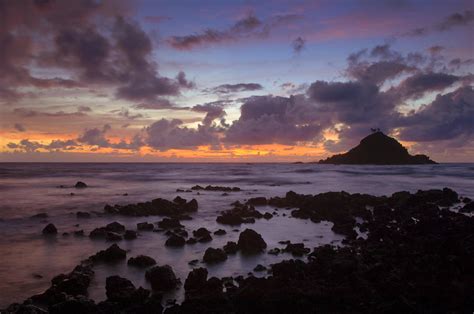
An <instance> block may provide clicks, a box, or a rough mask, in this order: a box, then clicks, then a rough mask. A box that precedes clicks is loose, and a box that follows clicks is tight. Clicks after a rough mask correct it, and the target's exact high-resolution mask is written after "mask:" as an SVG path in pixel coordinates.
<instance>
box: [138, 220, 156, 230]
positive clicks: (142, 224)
mask: <svg viewBox="0 0 474 314" xmlns="http://www.w3.org/2000/svg"><path fill="white" fill-rule="evenodd" d="M153 228H155V226H153V224H151V223H148V222H139V223H137V229H138V230H142V231H152V230H153Z"/></svg>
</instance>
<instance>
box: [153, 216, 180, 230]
mask: <svg viewBox="0 0 474 314" xmlns="http://www.w3.org/2000/svg"><path fill="white" fill-rule="evenodd" d="M158 227H160V228H162V229H175V228H183V227H184V226H183V225H182V224H181V223H180V222H179V220H178V219H175V218H163V219H162V220H161V221H160V222H158Z"/></svg>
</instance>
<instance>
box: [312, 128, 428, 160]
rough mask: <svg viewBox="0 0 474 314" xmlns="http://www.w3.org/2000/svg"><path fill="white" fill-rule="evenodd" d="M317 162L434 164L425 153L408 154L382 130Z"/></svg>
mask: <svg viewBox="0 0 474 314" xmlns="http://www.w3.org/2000/svg"><path fill="white" fill-rule="evenodd" d="M318 163H319V164H351V165H421V164H436V162H434V161H433V160H431V159H430V158H429V157H428V156H426V155H410V154H409V153H408V150H407V149H406V148H405V147H404V146H403V145H402V144H400V143H399V142H398V141H397V140H396V139H394V138H393V137H390V136H387V135H385V134H384V133H383V132H380V131H377V132H373V133H372V134H370V135H369V136H367V137H365V138H363V139H362V140H361V141H360V144H359V145H357V146H356V147H354V148H352V149H351V150H349V151H348V152H346V153H343V154H337V155H334V156H331V157H328V158H326V159H324V160H320V161H319V162H318Z"/></svg>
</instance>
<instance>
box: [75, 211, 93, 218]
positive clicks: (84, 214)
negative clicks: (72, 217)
mask: <svg viewBox="0 0 474 314" xmlns="http://www.w3.org/2000/svg"><path fill="white" fill-rule="evenodd" d="M76 217H77V218H91V214H90V213H88V212H80V211H79V212H76Z"/></svg>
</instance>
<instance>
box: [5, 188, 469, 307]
mask: <svg viewBox="0 0 474 314" xmlns="http://www.w3.org/2000/svg"><path fill="white" fill-rule="evenodd" d="M265 200H266V202H267V205H268V206H272V207H281V208H291V209H290V210H289V211H291V218H287V219H295V218H296V219H305V220H308V222H309V221H312V222H314V223H320V222H325V223H332V229H333V230H334V231H335V232H338V233H340V234H343V235H344V236H345V240H344V245H343V246H341V247H335V246H331V245H325V246H320V247H316V248H314V249H313V250H312V252H311V249H310V248H307V247H306V246H305V245H304V243H303V242H301V243H292V242H290V241H280V243H279V244H277V246H278V245H280V248H277V247H275V246H274V245H271V247H272V248H271V249H270V250H268V251H267V253H268V254H280V253H282V255H280V256H284V258H290V259H287V260H284V261H282V262H278V263H275V264H273V265H270V266H269V265H268V264H266V265H265V264H264V262H262V260H258V262H255V264H253V265H256V266H255V269H254V272H255V275H253V274H251V273H249V274H248V276H247V277H244V276H237V277H234V278H232V277H229V278H222V279H219V278H216V277H211V278H208V277H209V273H208V270H207V269H205V268H196V269H193V270H191V271H190V272H189V274H188V276H187V279H186V281H185V283H184V290H185V296H184V301H182V302H181V303H180V304H174V303H173V302H171V303H167V304H168V305H167V306H168V308H167V309H166V311H165V312H166V313H315V312H316V313H470V312H471V311H472V308H474V301H472V295H473V294H474V286H473V285H472V278H474V266H473V265H474V257H473V256H474V236H473V230H474V218H473V217H471V216H470V214H465V213H470V212H472V207H471V206H472V204H473V202H472V200H470V199H466V198H460V197H459V196H458V194H457V193H456V192H455V191H453V190H450V189H447V188H445V189H436V190H425V191H418V192H416V193H409V192H404V191H402V192H397V193H394V194H392V195H391V196H380V197H378V196H372V195H367V194H349V193H346V192H329V193H321V194H317V195H302V194H297V193H294V192H288V193H287V194H286V195H285V196H284V197H274V198H270V199H265ZM252 202H254V204H255V205H251V204H250V203H248V202H247V204H245V205H241V204H240V205H239V204H234V206H235V207H238V208H239V210H240V209H241V208H243V207H246V209H245V210H246V211H247V210H250V211H251V210H252V207H251V206H260V205H257V204H263V200H258V201H252ZM173 203H175V204H187V202H186V203H184V202H183V200H181V199H175V200H174V201H173ZM452 206H455V207H456V209H455V210H454V211H453V210H450V209H449V208H450V207H452ZM466 206H467V207H466ZM464 208H465V209H464ZM458 210H459V213H458V212H457V211H458ZM463 212H464V213H463ZM262 216H263V215H262ZM281 216H283V215H281ZM281 216H280V217H281ZM253 218H256V217H253ZM165 219H166V220H165ZM165 219H163V220H162V221H161V222H162V226H160V228H162V229H166V230H167V231H168V232H169V235H168V236H169V238H168V239H170V238H172V237H180V238H181V239H182V240H181V239H180V241H181V242H182V241H185V236H184V235H185V232H186V230H185V229H184V227H183V226H182V225H181V224H180V222H179V219H177V218H176V217H168V218H165ZM257 219H258V218H257ZM278 219H280V218H278ZM272 221H273V220H271V221H269V222H265V223H271V222H272ZM122 227H123V225H121V224H119V223H111V224H108V225H107V226H105V227H102V228H97V229H98V231H96V233H101V232H105V233H104V234H105V236H104V237H106V236H107V234H108V233H116V234H117V235H119V236H122V235H123V233H124V232H125V234H127V232H128V231H125V228H124V227H123V228H122ZM165 227H166V228H165ZM356 228H357V229H358V231H357V232H356V231H355V229H356ZM89 230H90V229H89ZM213 230H215V229H213ZM239 230H240V229H239ZM68 231H70V230H68ZM129 231H130V230H129ZM359 232H364V233H365V237H363V238H362V237H360V236H359V234H358V233H359ZM178 233H181V234H178ZM230 234H234V235H235V233H233V232H231V233H230ZM151 235H153V234H151ZM186 235H187V232H186ZM135 236H136V233H135ZM207 236H210V231H209V230H207V229H205V228H199V229H197V230H194V232H193V238H189V239H188V240H187V241H190V240H191V239H194V241H196V242H197V239H201V238H206V237H207ZM223 236H224V235H223ZM303 236H304V235H302V237H303ZM282 238H283V239H285V237H284V236H282ZM221 239H222V238H221ZM286 239H288V238H286ZM187 241H185V242H187ZM216 241H217V238H216ZM302 241H304V240H303V239H302ZM127 243H129V244H133V242H131V243H130V242H127ZM224 243H225V242H224ZM198 245H201V244H198ZM266 249H267V244H266V243H265V240H264V239H263V237H262V236H261V235H260V234H258V233H257V232H255V231H254V230H252V229H246V230H244V231H242V232H241V233H240V234H239V237H238V243H235V242H232V241H228V242H227V244H225V245H224V246H223V248H222V249H221V248H208V249H207V250H206V251H205V253H204V256H203V260H204V262H205V263H206V264H209V265H211V264H213V263H218V265H216V266H212V267H222V266H223V267H225V263H226V260H227V258H228V256H227V255H228V254H236V253H239V252H240V253H242V254H255V253H261V252H264V251H265V250H266ZM132 251H133V250H132ZM310 252H311V253H310ZM290 254H291V255H290ZM126 256H127V252H126V251H125V250H123V249H121V248H120V247H119V246H118V245H116V244H114V245H111V246H110V247H109V248H107V249H106V250H103V251H99V252H97V253H96V254H94V255H92V256H90V257H89V258H88V259H86V260H84V261H82V262H81V263H80V264H79V265H78V266H76V267H75V268H74V269H73V271H72V272H70V273H68V274H60V275H58V276H56V277H54V278H53V279H52V280H51V286H50V287H49V288H48V289H46V291H44V292H43V293H41V294H37V295H35V296H32V297H31V298H29V299H27V300H25V302H24V303H22V304H17V303H15V304H12V305H10V306H9V307H8V308H7V309H5V310H4V311H3V312H5V313H162V312H163V306H162V304H164V303H163V300H162V297H161V294H159V293H161V292H169V291H172V290H174V289H176V288H177V287H178V286H179V279H178V278H177V277H176V275H175V274H174V271H173V269H172V268H171V267H170V266H167V265H165V266H154V265H156V261H155V260H154V259H153V258H151V257H148V256H136V257H135V258H130V259H129V261H128V264H129V265H132V266H138V267H143V268H146V267H151V268H149V269H148V270H147V271H146V272H145V278H146V280H147V281H148V282H149V283H150V285H151V287H152V289H153V290H154V292H159V293H158V294H156V293H155V294H153V293H151V292H150V291H149V290H147V289H144V288H141V287H139V288H136V287H135V285H134V284H133V283H132V282H131V281H129V280H128V279H126V278H122V277H120V276H109V277H108V278H107V280H106V283H105V291H106V296H107V299H106V300H104V301H102V302H99V303H95V302H94V301H93V300H91V299H89V298H88V288H89V286H90V285H91V281H92V279H93V277H94V270H93V268H94V267H95V266H96V265H97V263H100V262H119V261H123V260H124V259H126ZM292 256H294V257H297V258H298V259H291V258H292ZM263 257H264V256H263ZM229 258H230V255H229ZM251 258H259V256H258V255H256V256H253V257H251ZM198 263H199V261H192V262H191V265H194V266H197V264H198ZM258 263H262V264H258ZM153 266H154V267H153ZM105 267H108V266H107V265H106V266H105ZM209 269H212V268H211V266H210V268H209ZM134 271H142V272H144V270H140V269H137V270H134ZM267 272H268V273H267ZM262 276H265V277H262ZM3 312H2V313H3Z"/></svg>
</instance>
